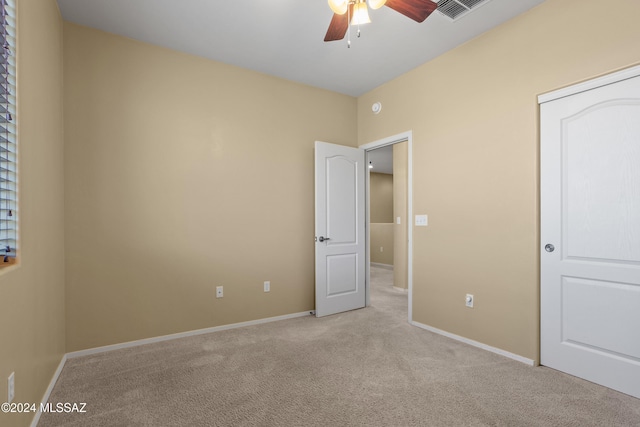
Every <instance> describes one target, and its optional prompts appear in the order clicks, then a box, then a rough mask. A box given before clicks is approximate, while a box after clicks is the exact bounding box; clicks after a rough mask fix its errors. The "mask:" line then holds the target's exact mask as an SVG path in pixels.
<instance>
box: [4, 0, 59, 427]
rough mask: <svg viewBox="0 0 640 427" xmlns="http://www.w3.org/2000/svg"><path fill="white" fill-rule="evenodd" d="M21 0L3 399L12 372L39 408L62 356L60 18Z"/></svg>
mask: <svg viewBox="0 0 640 427" xmlns="http://www.w3.org/2000/svg"><path fill="white" fill-rule="evenodd" d="M18 3H19V4H18V43H19V46H18V96H19V105H18V124H19V129H18V134H19V155H20V157H19V169H20V183H19V185H20V187H19V221H20V242H19V248H20V249H19V251H20V258H21V260H20V266H19V267H17V268H14V269H13V270H11V271H2V272H0V323H2V325H3V326H2V328H1V329H0V402H6V400H7V377H8V376H9V374H10V373H11V372H15V391H16V395H15V400H14V401H15V402H33V403H37V402H40V400H41V399H42V396H43V395H44V392H45V390H46V388H47V386H48V385H49V382H50V381H51V378H52V376H53V373H54V372H55V370H56V368H57V366H58V363H59V362H60V360H61V358H62V355H63V354H64V352H65V318H64V234H63V224H64V217H63V215H64V204H63V174H64V172H63V155H62V154H63V128H62V19H61V18H60V14H59V12H58V6H57V4H56V2H55V1H54V0H20V1H19V2H18ZM32 418H33V414H32V413H27V414H15V413H14V414H4V413H2V412H0V425H2V426H23V425H28V424H29V423H30V420H31V419H32Z"/></svg>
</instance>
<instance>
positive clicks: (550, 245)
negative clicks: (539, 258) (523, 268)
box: [544, 243, 556, 252]
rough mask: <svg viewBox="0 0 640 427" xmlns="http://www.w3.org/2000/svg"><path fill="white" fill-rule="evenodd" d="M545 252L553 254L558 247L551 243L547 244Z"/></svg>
mask: <svg viewBox="0 0 640 427" xmlns="http://www.w3.org/2000/svg"><path fill="white" fill-rule="evenodd" d="M544 250H545V251H547V252H553V251H554V250H556V247H555V246H553V245H552V244H551V243H547V244H546V245H544Z"/></svg>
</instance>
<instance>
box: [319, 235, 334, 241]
mask: <svg viewBox="0 0 640 427" xmlns="http://www.w3.org/2000/svg"><path fill="white" fill-rule="evenodd" d="M318 240H319V241H320V242H324V241H326V240H331V239H330V238H328V237H322V236H320V237H318Z"/></svg>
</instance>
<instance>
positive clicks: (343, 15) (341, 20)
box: [324, 0, 438, 42]
mask: <svg viewBox="0 0 640 427" xmlns="http://www.w3.org/2000/svg"><path fill="white" fill-rule="evenodd" d="M367 3H368V4H369V7H371V9H374V10H375V9H379V8H381V7H382V6H387V7H390V8H391V9H393V10H395V11H396V12H399V13H401V14H403V15H404V16H406V17H407V18H411V19H413V20H414V21H416V22H422V21H424V20H425V19H427V17H428V16H429V15H431V12H433V11H434V10H436V8H437V7H438V5H437V4H436V3H434V2H433V1H431V0H329V7H330V8H331V10H332V11H333V18H332V19H331V23H330V24H329V29H328V30H327V34H326V35H325V36H324V41H325V42H330V41H334V40H342V39H343V38H344V36H345V34H346V33H347V30H348V29H349V22H351V24H352V25H359V24H365V23H369V22H371V20H370V19H369V12H368V10H367Z"/></svg>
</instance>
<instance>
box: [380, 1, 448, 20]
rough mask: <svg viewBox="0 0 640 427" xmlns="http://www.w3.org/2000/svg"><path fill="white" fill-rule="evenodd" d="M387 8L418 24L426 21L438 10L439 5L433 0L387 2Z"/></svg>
mask: <svg viewBox="0 0 640 427" xmlns="http://www.w3.org/2000/svg"><path fill="white" fill-rule="evenodd" d="M385 6H388V7H390V8H391V9H393V10H395V11H396V12H399V13H401V14H403V15H404V16H406V17H407V18H411V19H413V20H414V21H416V22H422V21H424V20H425V19H427V17H428V16H429V15H431V13H432V12H433V11H434V10H436V9H437V8H438V5H437V4H436V3H434V2H432V1H431V0H387V2H386V3H385Z"/></svg>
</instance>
